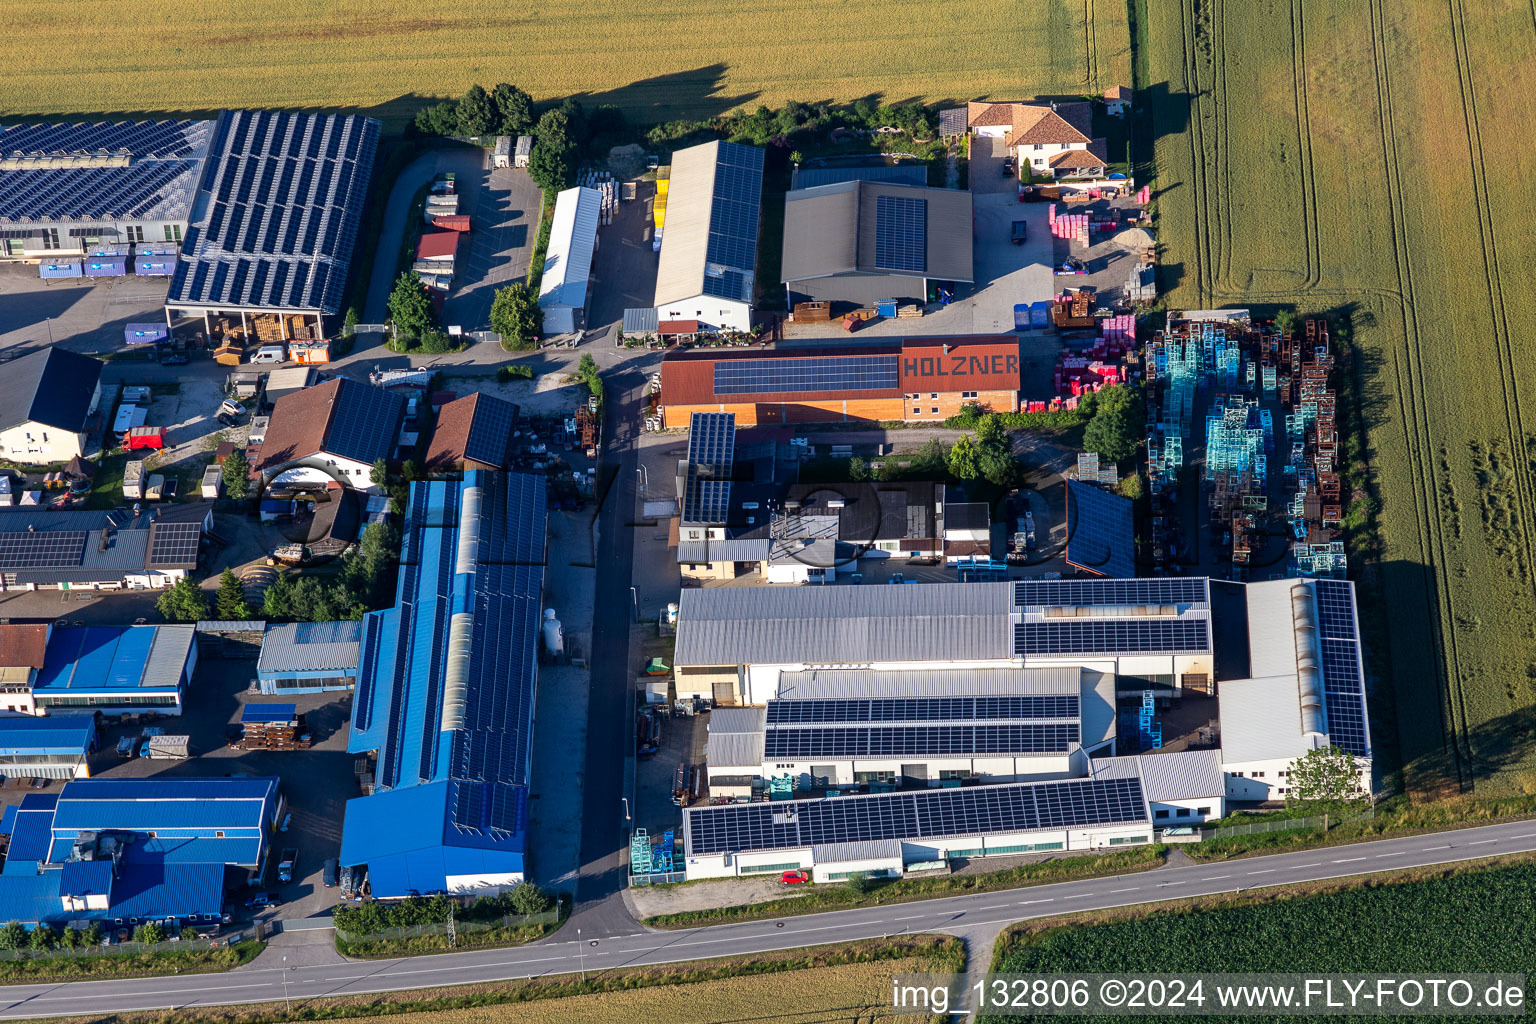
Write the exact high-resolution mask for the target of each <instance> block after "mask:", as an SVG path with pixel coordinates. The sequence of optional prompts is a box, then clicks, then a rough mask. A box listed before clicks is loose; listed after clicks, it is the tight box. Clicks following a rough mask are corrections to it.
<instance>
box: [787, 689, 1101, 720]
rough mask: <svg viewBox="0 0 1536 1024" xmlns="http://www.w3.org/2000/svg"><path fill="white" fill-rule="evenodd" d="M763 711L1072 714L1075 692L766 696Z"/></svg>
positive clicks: (900, 716)
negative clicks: (845, 696)
mask: <svg viewBox="0 0 1536 1024" xmlns="http://www.w3.org/2000/svg"><path fill="white" fill-rule="evenodd" d="M767 712H768V717H767V722H768V724H769V725H781V724H789V723H831V722H947V721H977V720H985V719H998V718H1006V719H1016V720H1023V719H1030V718H1076V717H1077V715H1078V698H1077V697H1075V696H1069V695H1066V694H1060V695H1051V696H1040V697H1035V696H1002V697H847V698H832V697H819V698H811V699H809V700H770V701H769V702H768V705H767Z"/></svg>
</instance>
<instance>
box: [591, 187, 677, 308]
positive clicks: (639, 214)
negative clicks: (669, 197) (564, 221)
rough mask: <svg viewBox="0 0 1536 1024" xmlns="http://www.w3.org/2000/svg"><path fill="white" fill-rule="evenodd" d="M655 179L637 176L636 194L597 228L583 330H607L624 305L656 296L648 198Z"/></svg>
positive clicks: (652, 197)
mask: <svg viewBox="0 0 1536 1024" xmlns="http://www.w3.org/2000/svg"><path fill="white" fill-rule="evenodd" d="M655 197H656V183H655V182H652V181H640V182H636V196H635V198H634V199H631V200H630V201H629V202H627V203H620V204H619V208H618V210H616V211H615V212H614V215H613V223H612V224H607V225H604V226H603V227H600V228H598V229H597V252H595V253H594V254H593V256H592V284H591V288H590V290H589V292H588V294H589V295H590V301H589V302H588V306H587V332H588V334H591V333H592V332H593V331H599V330H607V329H608V328H611V327H612V326H613V325H614V324H615V323H617V322H618V321H620V320H622V319H623V317H624V311H625V310H626V309H634V308H639V307H642V306H649V305H651V303H652V302H654V301H655V298H656V268H657V266H658V265H659V264H660V262H661V254H660V253H656V252H652V251H651V238H652V236H653V231H654V229H653V227H652V225H651V221H650V209H651V204H652V203H653V202H654V200H655Z"/></svg>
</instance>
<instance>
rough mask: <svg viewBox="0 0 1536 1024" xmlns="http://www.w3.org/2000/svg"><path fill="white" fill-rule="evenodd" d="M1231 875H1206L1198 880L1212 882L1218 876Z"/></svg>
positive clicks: (1225, 876) (1228, 876)
mask: <svg viewBox="0 0 1536 1024" xmlns="http://www.w3.org/2000/svg"><path fill="white" fill-rule="evenodd" d="M1231 877H1232V876H1231V875H1206V876H1205V877H1204V878H1202V879H1200V881H1202V882H1214V881H1216V880H1217V879H1218V878H1231Z"/></svg>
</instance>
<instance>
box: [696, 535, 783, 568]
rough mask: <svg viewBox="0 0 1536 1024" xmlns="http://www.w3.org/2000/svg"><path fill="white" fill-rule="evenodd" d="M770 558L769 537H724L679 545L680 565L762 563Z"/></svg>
mask: <svg viewBox="0 0 1536 1024" xmlns="http://www.w3.org/2000/svg"><path fill="white" fill-rule="evenodd" d="M767 558H768V538H767V537H723V538H721V539H719V540H685V541H679V542H678V545H677V561H678V563H679V564H682V563H687V564H689V565H695V564H698V563H701V562H702V563H710V562H761V561H764V560H766V559H767Z"/></svg>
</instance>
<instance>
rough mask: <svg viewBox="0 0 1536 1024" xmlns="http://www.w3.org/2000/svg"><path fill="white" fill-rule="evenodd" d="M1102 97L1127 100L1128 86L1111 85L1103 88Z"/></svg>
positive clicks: (1129, 91) (1128, 94)
mask: <svg viewBox="0 0 1536 1024" xmlns="http://www.w3.org/2000/svg"><path fill="white" fill-rule="evenodd" d="M1104 98H1105V99H1107V100H1128V99H1130V98H1131V90H1130V87H1129V86H1124V85H1112V86H1110V87H1109V88H1108V89H1105V90H1104Z"/></svg>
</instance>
